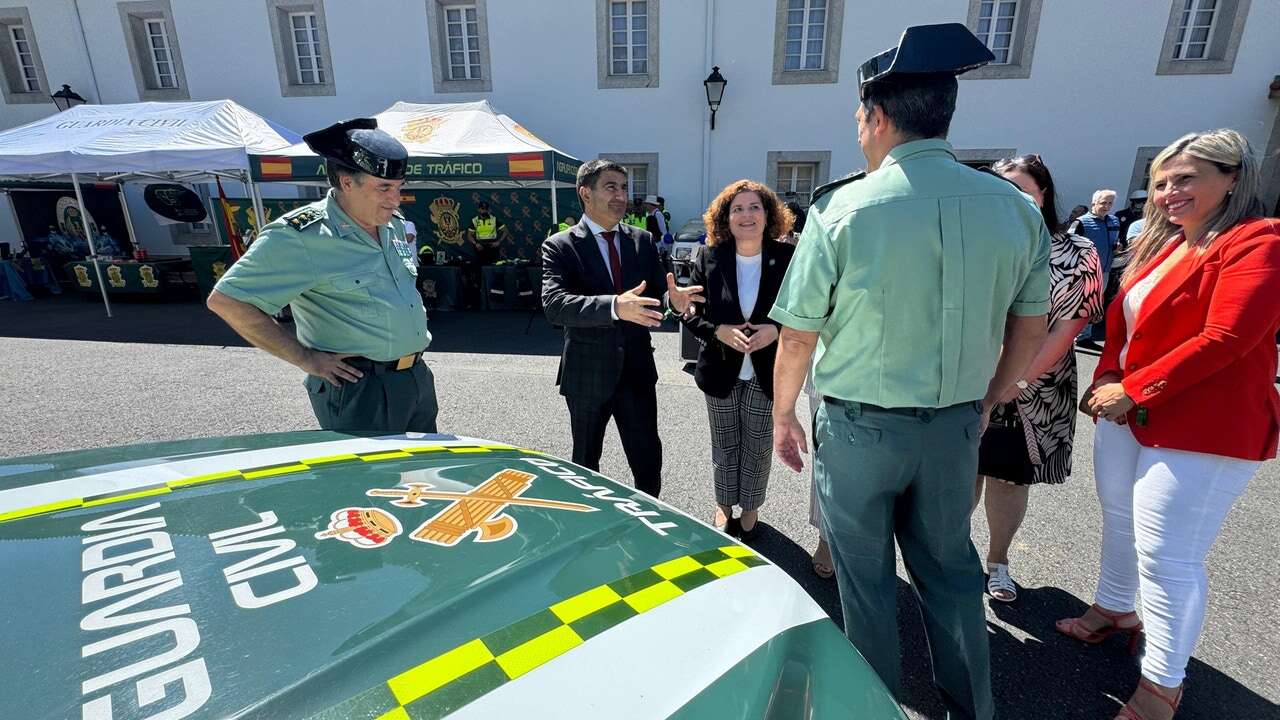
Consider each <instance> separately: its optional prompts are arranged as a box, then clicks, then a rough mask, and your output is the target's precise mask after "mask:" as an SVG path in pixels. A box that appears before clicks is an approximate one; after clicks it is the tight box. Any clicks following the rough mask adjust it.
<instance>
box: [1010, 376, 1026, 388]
mask: <svg viewBox="0 0 1280 720" xmlns="http://www.w3.org/2000/svg"><path fill="white" fill-rule="evenodd" d="M1027 385H1028V383H1027V381H1026V380H1023V379H1022V378H1018V382H1016V383H1014V384H1013V386H1014V387H1016V388H1018V389H1019V390H1026V389H1027Z"/></svg>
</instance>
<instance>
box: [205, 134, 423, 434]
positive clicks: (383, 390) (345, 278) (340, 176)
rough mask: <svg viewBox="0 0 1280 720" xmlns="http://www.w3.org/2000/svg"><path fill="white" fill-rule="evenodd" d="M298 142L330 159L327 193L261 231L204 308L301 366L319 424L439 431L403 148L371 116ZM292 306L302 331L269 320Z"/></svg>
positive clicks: (335, 427) (330, 427) (356, 428)
mask: <svg viewBox="0 0 1280 720" xmlns="http://www.w3.org/2000/svg"><path fill="white" fill-rule="evenodd" d="M303 140H305V141H306V143H307V145H308V147H310V148H311V149H312V150H313V151H315V152H316V153H317V154H318V155H321V156H322V157H324V158H325V161H326V166H327V168H328V173H329V184H330V185H331V186H332V187H331V189H330V190H329V194H328V196H327V197H326V198H325V199H323V200H320V201H318V202H314V203H311V204H310V205H307V206H305V207H302V208H298V209H297V210H294V211H292V212H290V213H287V214H285V215H283V216H282V217H280V218H279V219H277V220H276V221H274V222H272V223H270V224H268V225H267V226H266V227H264V228H263V229H262V232H261V234H259V235H258V239H257V241H256V242H254V244H253V247H251V248H250V249H249V251H248V252H247V253H245V255H244V256H243V257H241V258H240V260H239V261H237V262H236V264H234V265H232V266H231V269H229V270H228V271H227V272H226V274H225V275H223V276H222V279H221V280H219V281H218V284H217V285H216V286H214V289H213V292H212V293H211V294H210V295H209V300H208V305H209V309H211V310H213V311H214V312H215V313H217V314H218V315H220V316H221V317H222V318H223V319H224V320H226V321H227V324H228V325H230V326H231V327H232V328H233V329H234V330H235V331H236V332H238V333H240V335H242V336H243V337H244V338H245V339H246V340H248V341H249V342H251V343H253V344H254V345H256V346H258V347H260V348H262V349H263V350H266V351H267V352H270V353H271V354H273V355H275V356H277V357H279V358H281V359H283V360H286V361H288V362H290V363H292V364H294V365H297V366H298V367H299V368H302V369H303V370H305V371H306V373H307V379H306V388H307V392H308V393H309V394H310V396H311V407H312V409H314V410H315V414H316V419H317V420H319V421H320V427H322V428H324V429H326V430H341V431H380V432H406V431H411V432H426V433H434V432H436V411H437V405H436V389H435V380H434V378H433V377H432V375H431V371H430V370H429V369H428V368H427V366H426V364H425V363H424V362H423V361H422V351H423V350H424V349H425V348H426V347H427V345H428V344H429V343H430V342H431V333H430V332H428V331H427V316H426V311H425V310H424V309H423V307H422V298H421V297H420V296H419V294H418V291H417V289H416V287H415V279H416V276H417V267H416V265H415V262H414V259H415V258H414V248H413V246H412V245H411V244H410V243H409V242H408V241H407V240H406V239H405V232H404V224H403V218H402V217H401V216H400V213H399V212H398V211H397V209H396V207H397V206H398V205H399V204H400V187H401V185H403V184H404V173H405V165H406V160H407V159H408V153H407V152H406V151H405V148H404V146H403V145H401V144H400V143H399V142H398V141H397V140H396V139H395V138H393V137H392V136H390V135H388V134H387V133H386V132H384V131H382V130H378V129H377V122H375V121H374V120H371V119H367V118H361V119H356V120H348V121H345V122H340V123H337V124H336V125H332V126H330V127H327V128H325V129H323V130H317V131H316V132H313V133H310V134H309V135H306V136H305V137H304V138H303ZM285 305H289V306H291V307H292V308H293V319H294V323H295V326H296V329H297V335H296V338H295V336H294V333H291V332H289V331H288V330H286V329H285V328H282V327H281V326H279V325H278V324H276V323H275V322H274V321H273V320H272V319H271V315H273V314H275V313H277V312H279V311H280V309H281V308H282V307H284V306H285Z"/></svg>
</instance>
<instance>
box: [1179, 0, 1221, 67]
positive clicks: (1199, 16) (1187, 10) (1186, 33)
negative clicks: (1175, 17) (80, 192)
mask: <svg viewBox="0 0 1280 720" xmlns="http://www.w3.org/2000/svg"><path fill="white" fill-rule="evenodd" d="M1217 15H1218V0H1187V4H1186V6H1184V7H1183V8H1182V18H1181V19H1180V20H1179V21H1178V36H1177V40H1176V41H1175V43H1176V44H1175V45H1174V46H1173V59H1174V60H1206V59H1208V55H1209V37H1210V36H1211V35H1212V34H1213V20H1214V18H1215V17H1217Z"/></svg>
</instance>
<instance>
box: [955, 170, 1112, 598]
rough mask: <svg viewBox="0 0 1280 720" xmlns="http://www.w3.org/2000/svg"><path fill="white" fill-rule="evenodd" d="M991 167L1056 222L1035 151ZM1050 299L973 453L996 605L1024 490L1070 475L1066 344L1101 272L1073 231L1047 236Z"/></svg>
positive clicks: (1070, 355) (1012, 592) (1085, 318)
mask: <svg viewBox="0 0 1280 720" xmlns="http://www.w3.org/2000/svg"><path fill="white" fill-rule="evenodd" d="M992 170H994V171H995V172H996V173H998V174H999V175H1001V176H1003V177H1004V178H1005V179H1007V180H1009V181H1010V182H1012V183H1013V184H1015V185H1017V186H1018V187H1019V188H1021V189H1022V191H1023V192H1025V193H1026V194H1028V195H1030V196H1031V198H1032V199H1033V200H1035V201H1036V204H1037V205H1039V206H1040V212H1041V213H1042V214H1043V215H1044V223H1045V227H1050V228H1054V227H1058V205H1057V193H1056V190H1055V188H1054V184H1053V176H1052V175H1050V173H1049V168H1047V167H1045V165H1044V163H1043V162H1042V161H1041V160H1040V156H1039V155H1022V156H1019V157H1015V158H1010V159H1007V160H1000V161H999V162H997V163H995V164H994V165H993V166H992ZM1049 298H1050V300H1049V338H1048V339H1047V340H1046V341H1045V343H1044V345H1042V346H1041V347H1040V352H1039V353H1038V354H1037V355H1036V357H1035V359H1034V360H1032V361H1031V365H1030V366H1029V367H1028V368H1027V369H1026V370H1025V371H1024V372H1023V374H1022V377H1021V378H1019V379H1018V380H1017V381H1016V382H1015V383H1013V384H1011V385H1010V386H1009V387H1008V389H1007V390H1006V391H1005V394H1004V396H1003V397H1001V398H1000V399H1001V404H999V405H997V406H996V407H995V409H994V410H992V412H991V422H990V424H989V425H988V427H987V432H986V433H985V434H984V435H983V436H982V444H981V447H980V448H979V451H978V483H977V488H976V491H975V493H974V503H975V507H976V504H977V502H978V501H979V500H981V499H982V498H983V488H984V486H985V488H986V514H987V526H988V527H989V528H990V531H991V532H990V536H991V537H990V544H989V545H988V548H987V573H988V578H987V592H989V593H990V594H991V597H992V598H994V599H996V600H999V601H1001V602H1013V601H1014V600H1015V599H1017V597H1018V588H1017V585H1016V584H1015V583H1014V581H1013V578H1012V577H1011V576H1010V574H1009V546H1010V545H1011V544H1012V543H1013V538H1014V535H1016V534H1017V532H1018V528H1019V527H1020V526H1021V525H1022V520H1023V518H1024V517H1025V516H1026V513H1027V496H1028V489H1029V488H1030V486H1031V485H1035V484H1039V483H1046V484H1059V483H1062V482H1064V481H1066V479H1067V477H1068V476H1069V475H1070V474H1071V446H1072V441H1073V440H1074V438H1075V429H1076V398H1077V394H1076V388H1077V384H1076V355H1075V353H1074V352H1073V351H1072V348H1071V342H1072V340H1074V339H1075V337H1076V335H1077V334H1078V333H1079V332H1080V330H1081V329H1082V328H1083V327H1084V326H1085V325H1086V324H1087V323H1089V322H1090V321H1096V320H1098V319H1099V318H1100V317H1101V316H1102V270H1101V268H1100V266H1099V264H1098V253H1097V251H1096V250H1095V249H1094V247H1093V243H1091V242H1089V241H1088V240H1087V239H1085V238H1082V237H1080V236H1079V235H1071V234H1069V233H1063V232H1057V233H1054V234H1053V246H1052V252H1051V254H1050V256H1049Z"/></svg>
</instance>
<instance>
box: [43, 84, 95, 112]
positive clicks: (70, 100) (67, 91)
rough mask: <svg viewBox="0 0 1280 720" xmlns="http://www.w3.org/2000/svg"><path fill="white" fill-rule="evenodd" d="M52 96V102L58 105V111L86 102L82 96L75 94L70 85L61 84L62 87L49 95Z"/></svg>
mask: <svg viewBox="0 0 1280 720" xmlns="http://www.w3.org/2000/svg"><path fill="white" fill-rule="evenodd" d="M49 97H51V98H53V104H54V105H57V106H58V112H62V111H64V110H70V109H71V108H73V107H75V106H77V105H83V104H85V102H87V101H86V100H85V99H84V98H82V97H80V96H79V95H77V94H76V91H75V90H72V89H71V86H70V85H63V86H62V89H61V90H59V91H58V92H56V93H54V94H52V95H50V96H49Z"/></svg>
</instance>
